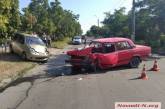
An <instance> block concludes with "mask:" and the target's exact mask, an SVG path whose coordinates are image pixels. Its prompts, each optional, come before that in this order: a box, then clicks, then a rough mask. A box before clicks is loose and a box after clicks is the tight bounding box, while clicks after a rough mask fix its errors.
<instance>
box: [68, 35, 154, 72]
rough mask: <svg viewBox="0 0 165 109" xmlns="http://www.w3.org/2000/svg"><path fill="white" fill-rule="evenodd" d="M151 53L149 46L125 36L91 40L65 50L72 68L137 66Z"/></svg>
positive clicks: (94, 69)
mask: <svg viewBox="0 0 165 109" xmlns="http://www.w3.org/2000/svg"><path fill="white" fill-rule="evenodd" d="M150 54H151V47H149V46H144V45H136V44H134V43H133V41H132V40H130V39H127V38H119V37H113V38H101V39H96V40H93V41H92V42H91V43H90V44H89V45H88V46H86V47H84V48H81V49H76V50H71V51H68V52H67V55H69V56H70V59H69V60H66V62H69V63H70V64H71V65H72V70H77V69H79V70H80V69H82V68H84V69H87V70H88V69H91V70H93V71H96V70H97V68H99V69H107V68H110V67H115V66H120V65H129V66H130V67H131V68H136V67H138V66H139V64H140V63H141V61H142V60H143V59H145V58H147V57H148V56H149V55H150Z"/></svg>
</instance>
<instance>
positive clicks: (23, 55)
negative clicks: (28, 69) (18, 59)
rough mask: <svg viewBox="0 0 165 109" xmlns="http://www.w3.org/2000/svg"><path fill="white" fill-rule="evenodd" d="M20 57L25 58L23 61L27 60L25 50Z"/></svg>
mask: <svg viewBox="0 0 165 109" xmlns="http://www.w3.org/2000/svg"><path fill="white" fill-rule="evenodd" d="M22 59H23V60H25V61H26V60H27V55H26V53H25V52H23V53H22Z"/></svg>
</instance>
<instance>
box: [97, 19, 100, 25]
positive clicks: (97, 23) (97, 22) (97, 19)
mask: <svg viewBox="0 0 165 109" xmlns="http://www.w3.org/2000/svg"><path fill="white" fill-rule="evenodd" d="M99 22H100V21H99V18H98V19H97V24H98V27H99Z"/></svg>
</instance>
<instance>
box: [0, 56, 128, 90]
mask: <svg viewBox="0 0 165 109" xmlns="http://www.w3.org/2000/svg"><path fill="white" fill-rule="evenodd" d="M9 55H10V54H9ZM17 58H18V57H17ZM67 58H68V57H67V56H66V55H65V54H61V55H58V56H56V57H53V58H51V59H50V60H49V61H48V63H44V64H43V63H41V65H44V66H46V69H45V70H44V71H43V72H44V73H37V74H34V75H31V76H28V77H20V78H18V79H16V80H15V81H13V82H12V83H10V84H8V85H7V86H5V87H3V88H1V89H0V92H3V91H4V90H5V89H7V88H9V87H11V86H16V85H18V84H20V83H23V82H30V83H31V84H33V83H34V81H35V80H38V79H46V80H45V81H44V82H46V81H50V80H52V79H54V78H57V77H60V76H72V75H82V74H83V75H92V74H102V73H106V72H108V71H118V70H128V69H130V68H129V67H127V66H120V67H114V68H110V69H106V70H98V71H96V72H90V71H85V70H81V71H77V72H76V73H75V72H74V73H73V72H72V70H71V66H70V65H68V64H65V59H67ZM18 59H19V58H18ZM4 60H7V61H9V60H8V59H4ZM13 61H17V60H13ZM41 72H42V71H41Z"/></svg>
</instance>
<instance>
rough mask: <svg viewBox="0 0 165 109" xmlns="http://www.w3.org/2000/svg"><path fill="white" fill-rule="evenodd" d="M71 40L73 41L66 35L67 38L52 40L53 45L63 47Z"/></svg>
mask: <svg viewBox="0 0 165 109" xmlns="http://www.w3.org/2000/svg"><path fill="white" fill-rule="evenodd" d="M70 42H71V38H68V37H66V38H63V39H61V40H58V41H54V42H52V45H51V46H52V47H54V48H58V49H63V48H64V47H65V46H67V45H68V44H69V43H70Z"/></svg>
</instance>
